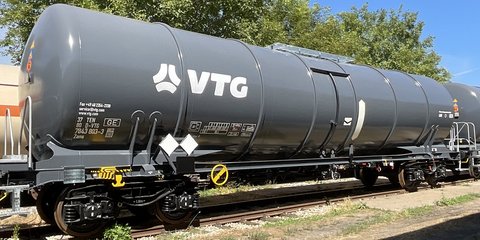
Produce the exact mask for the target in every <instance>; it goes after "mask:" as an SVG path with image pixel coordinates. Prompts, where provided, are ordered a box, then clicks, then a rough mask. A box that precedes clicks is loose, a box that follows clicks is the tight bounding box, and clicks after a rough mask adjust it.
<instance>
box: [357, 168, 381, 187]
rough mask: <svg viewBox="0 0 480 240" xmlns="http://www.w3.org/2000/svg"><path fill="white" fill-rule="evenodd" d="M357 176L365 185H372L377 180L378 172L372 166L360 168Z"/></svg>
mask: <svg viewBox="0 0 480 240" xmlns="http://www.w3.org/2000/svg"><path fill="white" fill-rule="evenodd" d="M359 177H360V181H361V182H362V183H363V185H364V186H365V187H372V186H373V185H375V183H376V182H377V179H378V172H377V170H375V169H373V168H360V170H359Z"/></svg>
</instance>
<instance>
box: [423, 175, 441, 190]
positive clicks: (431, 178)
mask: <svg viewBox="0 0 480 240" xmlns="http://www.w3.org/2000/svg"><path fill="white" fill-rule="evenodd" d="M425 180H426V181H427V183H428V185H430V187H431V188H438V187H440V185H439V184H438V178H436V177H435V174H429V175H426V176H425Z"/></svg>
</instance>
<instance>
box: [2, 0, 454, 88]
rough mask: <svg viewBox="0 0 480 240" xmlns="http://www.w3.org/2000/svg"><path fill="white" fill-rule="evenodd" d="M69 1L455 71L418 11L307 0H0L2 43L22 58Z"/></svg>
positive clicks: (418, 68)
mask: <svg viewBox="0 0 480 240" xmlns="http://www.w3.org/2000/svg"><path fill="white" fill-rule="evenodd" d="M54 3H66V4H71V5H75V6H79V7H84V8H89V9H94V10H99V11H103V12H107V13H112V14H116V15H120V16H125V17H129V18H135V19H139V20H143V21H149V22H164V23H167V24H169V25H171V26H173V27H177V28H181V29H185V30H189V31H194V32H200V33H204V34H209V35H214V36H218V37H224V38H237V39H241V40H243V41H245V42H247V43H250V44H256V45H260V46H265V45H269V44H272V43H275V42H283V43H287V44H292V45H297V46H301V47H306V48H311V49H315V50H320V51H324V52H330V53H335V54H341V55H346V56H351V57H353V58H355V61H356V63H361V64H368V65H372V66H376V67H381V68H386V69H398V70H402V71H405V72H409V73H416V74H421V75H426V76H429V77H432V78H434V79H436V80H439V81H446V80H448V79H449V78H450V74H449V73H448V71H447V70H446V69H444V68H442V67H441V66H439V63H440V60H441V58H440V56H439V55H438V54H437V53H435V51H434V50H433V40H434V39H433V37H431V36H427V37H425V38H423V39H422V32H423V27H424V23H423V22H421V21H419V20H418V18H417V13H412V12H404V11H403V10H402V8H400V9H398V10H385V9H380V10H377V11H370V10H369V9H368V5H364V6H363V7H361V8H352V9H351V11H348V12H342V13H339V14H332V13H331V12H330V11H329V9H328V8H325V7H320V6H319V5H313V6H310V5H309V1H308V0H216V1H211V0H184V1H178V0H53V1H52V0H0V26H1V27H3V28H5V29H6V30H7V34H6V36H5V38H4V39H2V40H0V46H2V47H5V48H6V50H5V52H4V54H6V55H10V56H11V57H12V62H13V63H15V64H18V63H19V61H20V58H21V52H22V49H23V47H24V44H25V42H26V41H27V38H28V34H29V32H30V30H31V29H32V27H33V25H34V23H35V21H36V20H37V18H38V16H39V14H40V13H41V12H42V11H43V10H44V9H45V8H46V7H47V6H49V5H51V4H54Z"/></svg>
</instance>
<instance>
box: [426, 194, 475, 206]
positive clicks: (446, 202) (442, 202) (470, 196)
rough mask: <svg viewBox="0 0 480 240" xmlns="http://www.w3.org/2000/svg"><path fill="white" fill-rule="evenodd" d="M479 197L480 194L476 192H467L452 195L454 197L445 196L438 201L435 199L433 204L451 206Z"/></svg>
mask: <svg viewBox="0 0 480 240" xmlns="http://www.w3.org/2000/svg"><path fill="white" fill-rule="evenodd" d="M478 198H480V194H478V193H471V194H467V195H462V196H458V197H454V198H445V197H442V199H441V200H440V201H437V202H436V203H435V205H437V206H441V207H442V206H444V207H445V206H453V205H458V204H462V203H466V202H471V201H473V200H475V199H478Z"/></svg>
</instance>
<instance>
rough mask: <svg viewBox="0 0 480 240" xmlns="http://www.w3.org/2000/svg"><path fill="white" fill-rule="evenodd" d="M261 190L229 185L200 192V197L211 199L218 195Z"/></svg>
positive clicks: (233, 184)
mask: <svg viewBox="0 0 480 240" xmlns="http://www.w3.org/2000/svg"><path fill="white" fill-rule="evenodd" d="M257 189H259V188H258V187H255V186H252V185H238V184H236V183H233V182H232V183H228V184H227V185H224V186H220V187H216V188H210V189H206V190H202V191H199V192H198V193H199V194H200V197H211V196H218V195H227V194H232V193H237V192H248V191H253V190H257Z"/></svg>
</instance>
